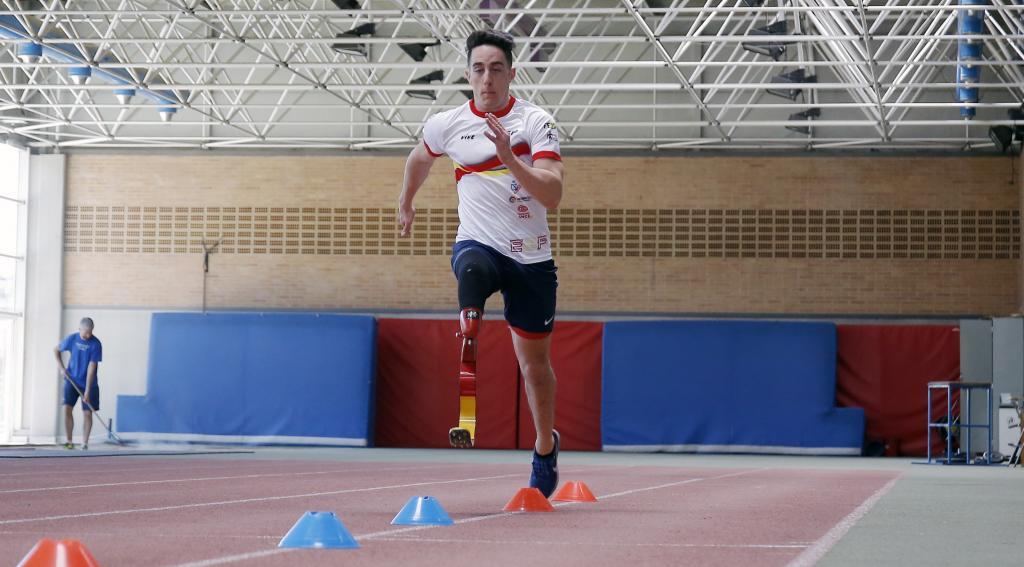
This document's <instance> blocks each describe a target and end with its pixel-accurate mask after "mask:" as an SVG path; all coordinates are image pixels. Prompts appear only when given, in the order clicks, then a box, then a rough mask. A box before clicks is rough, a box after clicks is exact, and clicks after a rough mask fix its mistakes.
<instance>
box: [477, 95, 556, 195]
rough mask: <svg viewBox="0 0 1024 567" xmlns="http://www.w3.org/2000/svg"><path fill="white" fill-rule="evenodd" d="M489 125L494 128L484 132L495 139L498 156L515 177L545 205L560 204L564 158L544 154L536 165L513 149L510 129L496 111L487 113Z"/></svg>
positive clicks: (493, 140) (491, 138)
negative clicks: (545, 156)
mask: <svg viewBox="0 0 1024 567" xmlns="http://www.w3.org/2000/svg"><path fill="white" fill-rule="evenodd" d="M487 126H488V128H490V130H491V131H490V132H484V135H485V136H487V138H488V139H489V140H491V141H492V142H494V148H495V149H496V150H497V152H498V158H499V159H501V162H502V163H504V164H505V167H507V168H508V170H509V172H511V173H512V177H515V179H516V181H518V182H519V184H520V185H522V186H523V187H525V188H526V190H527V192H529V193H530V196H532V197H533V198H534V199H536V200H537V202H538V203H540V204H541V205H544V208H546V209H554V208H556V207H558V203H560V202H561V201H562V179H563V178H564V177H565V172H564V169H563V168H562V162H560V161H558V160H555V159H550V158H541V159H539V160H537V161H535V162H534V163H533V167H530V166H528V165H526V164H525V163H523V162H522V161H521V160H520V159H519V158H517V157H516V156H515V154H513V153H512V143H511V140H510V139H509V135H508V132H507V131H505V128H504V127H502V125H501V121H499V120H498V119H497V117H495V116H494V115H493V114H488V115H487Z"/></svg>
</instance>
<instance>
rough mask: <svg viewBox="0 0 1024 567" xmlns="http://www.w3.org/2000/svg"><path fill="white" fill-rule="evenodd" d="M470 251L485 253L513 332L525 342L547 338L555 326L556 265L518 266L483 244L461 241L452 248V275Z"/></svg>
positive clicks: (542, 263)
mask: <svg viewBox="0 0 1024 567" xmlns="http://www.w3.org/2000/svg"><path fill="white" fill-rule="evenodd" d="M469 248H475V249H477V250H480V251H481V252H484V253H485V255H486V256H487V257H488V258H489V259H490V261H491V264H492V266H493V267H494V270H495V272H497V274H498V282H499V283H498V289H499V290H501V295H502V296H503V297H504V298H505V320H506V321H508V324H509V326H510V327H512V330H513V331H515V332H516V334H518V335H520V336H523V337H526V338H528V339H541V338H544V337H546V336H547V335H548V334H550V333H551V330H552V329H553V328H554V325H555V290H556V289H558V277H557V276H556V275H555V273H556V272H557V271H558V268H557V267H556V266H555V261H554V260H545V261H544V262H536V263H534V264H520V263H519V262H516V261H515V260H513V259H512V258H509V257H508V256H505V255H504V254H502V253H501V252H498V251H497V250H495V249H494V248H491V247H490V246H487V245H486V244H481V243H479V242H477V241H475V240H463V241H460V242H456V243H455V246H453V247H452V271H453V272H454V271H455V262H456V260H458V258H459V254H460V253H462V252H464V251H465V250H467V249H469ZM456 277H458V274H456Z"/></svg>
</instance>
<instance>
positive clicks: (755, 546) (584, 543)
mask: <svg viewBox="0 0 1024 567" xmlns="http://www.w3.org/2000/svg"><path fill="white" fill-rule="evenodd" d="M374 539H375V540H376V541H406V542H409V541H411V542H425V543H479V544H494V545H519V544H523V545H564V546H586V547H668V548H672V547H677V548H714V549H805V548H806V547H808V546H809V545H811V544H810V543H640V542H637V543H628V542H626V543H621V542H614V541H540V540H538V541H531V540H527V539H519V540H515V539H472V538H466V539H450V538H427V537H422V538H421V537H383V536H382V537H378V538H374Z"/></svg>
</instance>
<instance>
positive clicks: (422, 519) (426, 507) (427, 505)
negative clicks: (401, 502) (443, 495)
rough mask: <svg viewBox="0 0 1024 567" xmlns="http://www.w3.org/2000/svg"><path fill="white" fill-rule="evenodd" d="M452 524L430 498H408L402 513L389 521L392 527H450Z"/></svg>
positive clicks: (446, 514) (436, 502) (445, 513)
mask: <svg viewBox="0 0 1024 567" xmlns="http://www.w3.org/2000/svg"><path fill="white" fill-rule="evenodd" d="M454 523H455V522H453V521H452V519H451V518H450V517H449V516H448V512H445V511H444V508H442V507H441V503H440V502H438V501H437V499H436V498H431V497H430V496H414V497H412V498H410V499H409V501H408V502H406V504H405V506H404V507H403V508H402V511H401V512H399V513H398V515H397V516H395V519H394V520H391V525H394V526H450V525H452V524H454Z"/></svg>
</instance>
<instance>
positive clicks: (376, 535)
mask: <svg viewBox="0 0 1024 567" xmlns="http://www.w3.org/2000/svg"><path fill="white" fill-rule="evenodd" d="M770 468H771V467H764V468H759V469H750V470H743V471H740V472H735V473H727V474H723V475H717V476H709V477H696V478H690V479H686V480H681V481H678V482H669V483H665V484H659V485H656V486H645V487H643V488H634V489H632V490H623V491H622V492H613V493H611V494H605V495H603V496H598V497H597V499H598V501H601V500H608V499H610V498H618V497H620V496H628V495H630V494H637V493H640V492H649V491H651V490H661V489H664V488H670V487H673V486H682V485H686V484H693V483H695V482H702V481H706V480H718V479H721V478H730V477H735V476H743V475H747V474H753V473H757V472H762V471H766V470H769V469H770ZM575 504H579V503H578V502H559V503H557V504H554V505H553V506H554V507H555V508H561V507H563V506H572V505H575ZM523 513H524V512H498V513H496V514H485V515H483V516H472V517H469V518H462V519H461V520H456V521H455V525H459V524H468V523H472V522H482V521H484V520H493V519H495V518H506V517H509V516H514V515H516V514H523ZM437 527H438V526H410V527H405V528H394V529H390V530H383V531H379V532H371V533H368V534H362V535H357V536H355V539H356V540H358V541H363V540H369V539H381V540H383V539H384V538H387V537H388V536H394V535H398V534H404V533H409V532H418V531H422V530H429V529H434V528H437ZM289 551H294V549H291V548H275V549H265V550H262V551H253V552H249V553H241V554H238V555H227V556H224V557H213V558H210V559H204V560H201V561H195V562H191V563H181V564H177V565H175V566H174V567H212V566H213V565H224V564H226V563H235V562H237V561H248V560H250V559H258V558H260V557H268V556H271V555H277V554H279V553H287V552H289Z"/></svg>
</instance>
